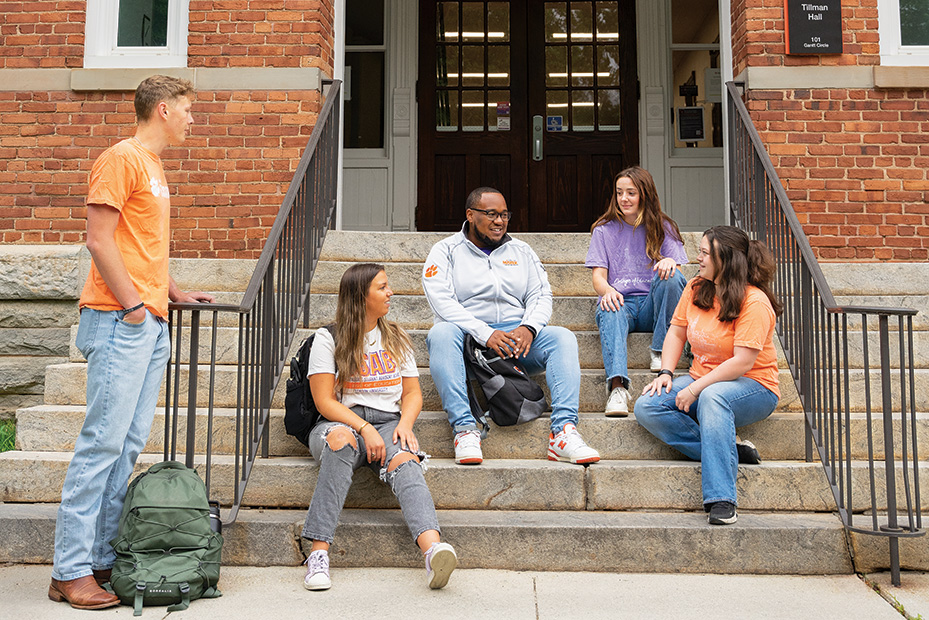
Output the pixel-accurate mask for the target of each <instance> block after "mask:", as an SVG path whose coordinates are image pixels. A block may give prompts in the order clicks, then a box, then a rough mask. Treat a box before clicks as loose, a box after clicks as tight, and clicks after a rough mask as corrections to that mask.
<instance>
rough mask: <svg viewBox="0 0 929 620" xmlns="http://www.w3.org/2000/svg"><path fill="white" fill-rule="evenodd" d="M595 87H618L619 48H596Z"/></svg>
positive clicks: (606, 46) (601, 46) (616, 46)
mask: <svg viewBox="0 0 929 620" xmlns="http://www.w3.org/2000/svg"><path fill="white" fill-rule="evenodd" d="M597 52H598V56H597V86H619V46H618V45H599V46H597Z"/></svg>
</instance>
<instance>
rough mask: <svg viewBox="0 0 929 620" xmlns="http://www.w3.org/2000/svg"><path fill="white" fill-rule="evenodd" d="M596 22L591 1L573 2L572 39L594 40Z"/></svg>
mask: <svg viewBox="0 0 929 620" xmlns="http://www.w3.org/2000/svg"><path fill="white" fill-rule="evenodd" d="M593 38H594V24H593V12H592V7H591V3H590V2H572V3H571V40H572V41H574V42H575V43H577V42H578V41H581V42H583V41H593Z"/></svg>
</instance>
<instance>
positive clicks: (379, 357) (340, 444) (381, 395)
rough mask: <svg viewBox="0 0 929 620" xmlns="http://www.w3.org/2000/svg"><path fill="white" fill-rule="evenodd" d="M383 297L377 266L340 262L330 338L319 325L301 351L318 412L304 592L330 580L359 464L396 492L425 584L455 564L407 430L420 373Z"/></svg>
mask: <svg viewBox="0 0 929 620" xmlns="http://www.w3.org/2000/svg"><path fill="white" fill-rule="evenodd" d="M392 295H393V291H391V290H390V287H389V286H388V285H387V274H386V273H385V271H384V267H382V266H381V265H375V264H372V263H363V264H359V265H354V266H352V267H350V268H349V269H347V270H346V271H345V273H344V274H343V275H342V281H341V282H340V283H339V299H338V304H337V306H336V322H335V339H334V340H333V337H332V334H330V332H329V330H327V329H320V330H318V331H317V332H316V339H315V340H314V341H313V348H312V349H311V351H310V362H309V373H308V374H309V380H310V391H311V392H312V393H313V400H314V402H315V403H316V406H317V408H318V409H319V412H320V414H322V417H323V418H324V419H321V420H320V421H319V423H318V424H317V425H316V426H314V427H313V430H312V431H310V437H309V444H310V452H311V453H312V454H313V458H314V459H316V461H317V462H318V463H319V478H318V480H317V483H316V489H315V490H314V491H313V499H312V501H311V502H310V509H309V511H308V512H307V515H306V524H305V525H304V527H303V537H304V538H306V539H308V540H311V541H312V549H311V552H310V557H309V558H308V559H307V562H306V563H307V572H306V577H305V578H304V581H303V585H304V587H305V588H306V589H307V590H326V589H328V588H329V587H330V586H331V585H332V582H331V580H330V578H329V545H330V544H331V543H332V540H333V536H334V534H335V529H336V525H337V524H338V521H339V514H340V513H341V512H342V506H343V504H344V503H345V496H346V495H347V494H348V489H349V487H350V486H351V484H352V474H353V473H354V472H355V470H356V469H358V468H360V467H362V466H363V465H367V466H368V467H370V468H371V469H373V470H374V471H375V472H376V473H377V474H378V475H379V476H380V479H381V480H383V481H384V482H386V483H387V484H388V485H390V488H391V489H392V490H393V492H394V494H395V495H396V496H397V500H398V501H399V502H400V508H401V510H402V512H403V518H404V519H405V520H406V523H407V526H408V527H409V529H410V533H411V534H412V535H413V540H414V541H415V542H416V544H417V545H418V546H419V548H420V549H421V550H422V552H423V555H424V557H425V561H426V579H427V584H428V585H429V587H430V588H433V589H435V588H441V587H443V586H444V585H445V584H446V583H448V578H449V575H451V573H452V571H453V570H454V569H455V566H456V565H457V563H458V557H457V555H456V554H455V550H454V549H453V548H452V546H451V545H449V544H448V543H443V542H441V541H440V538H439V524H438V520H437V518H436V512H435V504H434V503H433V501H432V495H431V494H430V493H429V488H428V487H427V486H426V482H425V480H424V479H423V471H424V467H425V460H426V458H427V455H426V453H424V452H422V451H420V449H419V442H418V441H417V440H416V435H414V434H413V423H414V422H415V421H416V418H417V417H418V416H419V412H420V411H421V410H422V407H423V396H422V392H421V391H420V388H419V371H418V370H417V368H416V361H415V360H414V359H413V348H412V344H411V343H410V338H409V336H407V334H406V332H404V331H403V329H401V328H400V326H398V325H397V324H396V323H393V322H392V321H388V320H386V319H385V316H386V315H387V312H388V310H390V298H391V296H392ZM336 343H338V344H336Z"/></svg>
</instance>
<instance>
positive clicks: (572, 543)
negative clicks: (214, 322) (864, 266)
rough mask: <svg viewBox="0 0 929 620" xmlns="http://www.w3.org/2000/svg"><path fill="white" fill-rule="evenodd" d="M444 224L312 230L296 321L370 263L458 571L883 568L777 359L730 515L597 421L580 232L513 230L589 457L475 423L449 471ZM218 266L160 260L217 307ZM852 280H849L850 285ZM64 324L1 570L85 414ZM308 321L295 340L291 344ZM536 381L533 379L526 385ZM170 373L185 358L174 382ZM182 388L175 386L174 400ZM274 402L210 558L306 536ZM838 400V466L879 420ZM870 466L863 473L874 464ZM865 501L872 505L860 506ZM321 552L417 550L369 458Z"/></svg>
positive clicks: (300, 455)
mask: <svg viewBox="0 0 929 620" xmlns="http://www.w3.org/2000/svg"><path fill="white" fill-rule="evenodd" d="M444 236H445V234H444V233H357V232H352V233H341V232H338V231H333V232H330V234H329V236H328V238H327V240H326V244H325V247H324V249H323V257H322V262H321V263H320V266H319V268H318V271H317V275H316V278H315V279H314V282H313V285H312V292H313V296H312V301H311V307H310V316H309V321H310V324H311V326H312V327H316V326H319V325H322V324H325V323H327V322H329V321H331V318H332V316H333V314H334V310H335V292H336V290H337V288H338V281H339V278H340V277H341V274H342V273H343V271H344V270H345V269H346V268H347V267H348V266H349V265H350V264H352V263H355V262H359V261H369V260H370V261H374V262H380V263H382V264H385V265H386V267H387V272H388V275H389V277H390V283H391V287H392V288H393V290H394V291H395V292H396V293H397V294H396V296H395V297H394V301H393V304H392V311H391V318H392V319H393V320H396V321H398V322H400V323H401V324H402V325H403V326H404V327H405V328H406V329H408V330H409V331H410V334H411V336H412V339H413V342H414V349H415V353H416V358H417V361H418V362H419V364H420V373H421V384H422V387H423V394H424V401H425V406H424V411H423V413H422V415H421V416H420V418H419V421H418V422H417V426H416V432H417V437H418V438H419V440H420V443H421V445H422V446H423V448H424V449H425V450H426V451H427V452H429V453H430V454H432V455H433V458H432V459H431V460H430V461H429V469H428V471H427V473H426V479H427V483H428V484H429V486H430V489H431V490H432V493H433V496H434V499H435V502H436V507H437V509H438V511H439V522H440V524H441V526H442V529H443V534H444V536H445V537H446V538H447V540H449V542H451V543H452V544H454V545H455V546H456V549H457V550H458V553H459V558H460V564H461V566H462V567H473V568H506V569H514V570H536V569H546V570H592V571H632V572H653V571H654V572H674V571H677V572H713V573H737V572H749V573H762V574H764V573H776V574H831V573H849V572H852V571H854V570H872V569H875V568H878V567H880V566H882V565H884V564H886V542H884V541H883V540H875V539H874V538H873V537H868V536H859V535H856V534H850V535H847V534H846V532H845V530H844V528H843V527H842V525H841V523H840V521H839V519H838V518H837V517H836V516H835V515H834V514H832V511H833V510H834V502H833V498H832V495H831V492H830V490H829V487H828V485H827V483H826V479H825V476H824V474H823V472H822V466H821V465H820V464H819V463H818V461H814V462H813V463H806V462H805V461H804V443H803V416H802V412H801V411H800V410H799V401H798V398H797V395H796V390H795V388H794V385H793V380H792V378H791V376H790V374H789V371H788V370H787V368H786V363H785V361H784V359H783V356H781V368H782V371H781V390H782V393H783V396H782V399H781V402H780V404H779V407H778V410H777V411H776V412H775V413H774V414H773V415H772V416H771V417H770V418H768V419H767V420H764V421H762V422H759V423H757V424H753V425H751V426H749V427H746V428H744V429H741V430H740V435H741V436H742V437H743V438H746V439H750V440H751V441H753V442H754V443H755V444H756V445H757V446H758V448H759V450H760V451H761V454H762V457H763V458H764V462H763V463H762V464H761V465H758V466H743V467H741V468H740V473H739V483H738V484H739V499H740V513H739V521H738V523H736V524H735V525H732V526H727V527H710V526H708V525H707V523H706V518H705V515H704V513H703V511H702V509H701V508H702V507H701V505H700V504H701V502H700V466H699V464H697V463H693V462H690V461H687V460H684V459H683V458H682V457H681V456H680V455H679V454H677V453H676V452H674V451H673V450H671V449H670V448H667V447H666V446H664V445H662V444H661V443H659V442H658V441H657V440H655V439H654V438H653V437H652V436H651V435H649V434H648V433H646V432H645V431H644V430H642V429H641V428H640V427H639V426H638V425H637V424H636V422H635V420H634V419H632V418H626V419H609V418H606V417H604V416H603V415H602V413H600V412H601V411H602V408H603V405H604V402H605V400H606V392H605V390H604V386H603V378H602V374H603V365H602V360H601V357H600V345H599V339H598V334H597V331H596V326H595V324H594V321H593V316H594V308H595V299H594V297H593V295H592V289H591V285H590V274H589V271H588V270H587V269H586V268H584V267H583V259H584V256H585V254H586V250H587V242H588V239H589V237H588V236H587V235H583V234H580V235H546V234H525V235H516V236H517V237H520V238H522V239H524V240H526V241H527V242H529V243H530V244H531V245H532V246H533V248H534V249H535V250H536V252H537V253H538V254H539V256H540V258H541V259H542V260H543V262H545V263H546V270H547V271H548V274H549V278H550V281H551V283H552V287H553V290H554V291H555V295H556V299H555V304H554V312H553V320H552V323H554V324H559V325H564V326H566V327H569V328H571V329H573V330H574V331H575V332H576V334H577V336H578V342H579V348H580V358H581V366H582V385H581V410H582V411H581V420H580V425H579V426H580V430H581V432H582V433H583V435H584V437H585V439H586V440H587V441H588V443H589V444H590V445H592V446H593V447H595V448H597V449H598V450H599V451H600V453H601V455H602V457H603V460H602V461H601V462H600V463H598V464H595V465H593V466H590V467H586V468H585V467H581V466H576V465H570V464H565V463H554V462H549V461H547V460H545V454H546V448H547V444H546V442H547V439H548V421H547V419H545V418H544V417H543V418H540V419H538V420H536V421H533V422H531V423H529V424H526V425H522V426H518V427H509V428H494V429H492V431H491V434H490V436H489V437H488V438H487V440H485V442H484V454H485V462H484V464H482V465H481V466H478V467H462V466H457V465H455V464H454V462H453V449H452V433H451V430H450V428H449V426H448V423H447V421H446V419H445V414H444V413H443V412H442V411H441V403H440V401H439V399H438V396H437V394H436V393H435V388H434V385H433V383H432V381H431V377H430V375H429V369H428V355H427V351H426V346H425V335H426V333H427V330H428V328H429V326H431V324H432V317H431V313H430V311H429V308H428V305H427V304H426V303H425V301H424V299H423V298H422V290H421V287H420V284H419V277H420V276H419V274H420V271H421V269H422V264H423V261H424V260H425V257H426V254H427V253H428V250H429V248H430V247H431V246H432V244H433V243H435V242H436V241H437V240H439V239H441V238H443V237H444ZM686 237H687V239H686V244H687V249H688V255H690V256H692V257H695V256H696V247H697V244H698V242H699V235H694V234H688V235H686ZM232 262H234V263H236V264H219V263H224V262H223V261H220V262H218V263H217V264H213V263H214V262H209V263H208V264H205V265H197V262H196V261H176V262H175V264H173V265H172V270H173V274H174V277H175V280H176V281H177V282H178V284H179V285H180V286H181V287H182V288H191V289H192V288H199V289H205V290H215V291H217V292H218V293H220V295H219V296H220V297H221V299H222V300H223V301H225V302H231V303H235V302H236V301H238V296H239V295H240V294H241V293H240V292H236V291H241V290H244V287H245V284H246V283H247V281H248V277H249V275H250V272H251V265H252V264H253V263H252V262H251V261H226V262H225V263H232ZM694 271H695V269H694V267H693V266H692V265H690V266H687V267H686V268H685V273H686V275H687V276H688V277H690V276H692V275H693V273H694ZM839 273H840V275H841V277H842V278H844V279H843V280H842V281H843V282H846V283H847V284H845V285H844V288H841V289H839V290H837V291H836V292H837V294H838V295H845V296H846V297H847V299H846V300H845V302H847V303H854V304H859V305H865V304H864V303H863V301H862V298H861V296H860V294H856V292H855V289H854V286H855V284H854V283H855V280H854V278H851V279H849V276H848V274H847V273H846V272H844V271H842V272H839ZM830 277H831V276H830ZM924 280H925V278H924ZM858 281H859V282H861V281H866V280H862V279H860V277H859V280H858ZM204 282H205V283H206V284H203V283H204ZM859 286H860V285H859ZM877 292H878V293H879V294H880V295H882V296H883V297H882V298H883V299H884V300H885V301H884V303H887V304H888V305H895V306H896V305H906V306H909V307H919V308H922V307H923V306H925V307H927V308H929V303H927V302H926V301H925V300H926V299H929V290H927V291H926V292H925V293H926V294H927V297H926V298H923V297H921V296H914V295H913V294H911V293H907V292H906V291H903V290H900V291H898V290H886V291H885V290H879V291H877ZM876 303H879V302H878V301H877V300H876V298H875V299H869V300H868V304H867V305H874V304H876ZM210 322H211V318H210V317H209V316H206V317H204V324H205V325H209V324H210ZM234 325H235V321H234V320H233V319H232V317H231V316H230V317H226V316H221V317H220V319H219V329H218V332H217V343H216V348H217V352H218V363H219V365H218V366H217V368H216V377H215V379H216V385H217V389H216V406H217V407H218V409H216V410H215V411H214V420H213V425H214V426H213V433H212V443H213V459H212V467H211V481H210V483H211V495H212V496H213V498H215V499H219V500H220V501H221V502H223V503H224V504H228V503H229V502H230V501H231V497H232V478H233V457H232V451H233V445H234V443H235V409H234V408H235V405H236V403H235V402H232V401H231V400H230V398H229V395H230V394H233V393H234V391H233V389H232V388H233V386H234V377H235V367H234V363H235V359H236V346H237V343H236V337H237V333H236V331H237V330H235V329H234V328H233V326H234ZM916 325H917V329H918V330H919V331H917V332H916V336H915V340H916V346H917V348H918V350H924V351H927V352H929V347H926V346H925V342H926V338H929V321H925V319H924V315H923V314H922V313H921V314H920V315H918V317H917V321H916ZM75 329H76V328H72V331H71V334H70V340H71V347H70V351H69V352H68V357H67V358H66V360H62V361H61V363H55V364H52V365H50V366H48V369H47V372H46V383H45V403H44V404H42V405H38V406H33V407H28V408H23V409H20V410H19V411H18V412H17V450H16V451H13V452H8V453H4V454H0V562H3V561H9V562H50V561H51V553H52V539H53V536H54V519H55V509H56V507H57V505H56V502H57V501H58V500H59V499H60V490H61V484H62V481H63V479H64V475H65V471H66V469H67V464H68V462H69V460H70V457H71V450H72V449H73V442H74V438H75V437H76V436H77V434H78V432H79V429H80V425H81V423H82V420H83V413H84V402H85V395H84V391H85V382H86V366H85V364H84V363H83V360H82V358H81V356H80V354H79V353H78V352H77V351H76V349H75V348H74V346H73V339H74V331H75ZM308 333H309V331H308V330H305V331H301V332H300V334H299V336H298V339H297V341H296V342H295V344H294V348H295V347H296V346H297V345H298V344H299V342H300V341H301V340H302V339H303V337H305V336H306V335H307V334H308ZM210 339H211V336H210V332H209V331H208V330H203V331H202V332H201V345H200V346H201V349H200V359H201V361H203V360H206V359H207V358H208V351H209V347H210ZM649 341H650V334H632V335H631V336H630V343H629V349H630V369H631V374H632V380H633V381H632V383H633V385H632V392H633V394H635V393H637V392H638V391H641V387H642V386H643V385H644V384H645V383H647V382H648V381H650V380H651V378H652V376H653V375H652V374H651V373H650V372H648V371H647V364H648V356H647V352H646V350H647V347H648V343H649ZM871 344H872V345H873V343H871ZM850 348H851V350H852V352H853V354H852V355H853V357H852V359H853V361H852V365H853V366H856V368H853V370H852V373H853V376H857V377H859V382H861V379H860V377H862V376H863V371H862V370H861V368H860V365H861V364H860V357H858V358H855V354H854V352H855V351H860V349H861V341H860V337H859V338H858V340H857V345H856V344H855V341H853V342H852V343H851V347H850ZM918 357H921V363H920V364H919V368H920V369H919V370H918V371H917V373H918V375H919V377H920V378H919V379H918V380H917V393H916V397H917V403H918V408H919V410H920V411H929V390H926V384H927V382H926V381H925V379H924V378H923V377H922V375H923V374H924V373H925V372H927V369H929V355H926V356H918ZM182 359H183V360H184V361H186V357H184V358H182ZM856 359H857V360H859V361H858V362H857V364H856V361H855V360H856ZM922 360H925V361H922ZM200 370H201V372H200V377H201V386H200V388H199V392H200V393H201V394H203V393H205V389H206V387H207V385H208V381H209V369H208V367H202V368H201V369H200ZM856 373H857V374H856ZM538 379H539V381H540V383H541V384H542V385H543V387H545V381H544V377H539V378H538ZM185 380H186V370H185V371H184V372H183V373H182V377H181V381H182V385H183V384H184V381H185ZM546 389H547V388H546ZM185 397H186V391H184V390H182V402H183V398H185ZM875 398H877V396H875ZM282 404H283V381H282V385H281V386H279V389H278V392H277V394H276V396H275V399H274V401H273V404H272V406H273V407H274V409H273V410H272V413H271V425H270V431H269V432H270V452H271V456H270V458H268V459H259V460H258V461H256V463H255V467H254V470H253V472H252V475H251V478H250V480H249V483H248V488H247V490H246V493H245V496H244V500H243V508H242V510H241V511H240V512H239V515H238V518H237V521H236V522H235V523H234V524H231V525H230V526H228V527H227V528H226V530H225V531H224V536H225V538H226V542H225V547H224V561H225V562H227V563H228V564H234V565H276V564H284V565H296V564H298V563H299V562H301V561H302V560H303V559H304V557H305V552H306V549H307V548H308V546H304V543H305V541H302V540H301V539H300V531H301V528H302V524H303V519H304V516H305V509H306V506H307V505H308V503H309V500H310V497H311V495H312V489H313V487H314V485H315V481H316V475H317V468H316V465H315V463H314V461H313V460H312V458H311V457H309V455H307V453H306V449H305V447H303V446H301V445H300V444H299V443H298V442H297V441H296V440H294V439H293V438H291V437H289V436H287V435H286V434H285V432H284V428H283V412H282V410H281V409H280V407H282ZM875 404H877V403H876V401H875ZM852 408H853V410H854V412H853V413H852V415H851V418H850V426H849V431H850V446H851V454H852V458H854V459H857V458H861V457H862V455H864V454H866V451H867V443H868V440H869V433H868V430H869V426H870V430H871V435H872V438H871V440H872V441H873V442H874V443H875V445H878V446H880V445H882V442H881V432H882V428H881V424H880V421H879V420H873V419H872V420H870V422H869V420H868V419H867V418H866V416H865V415H864V413H862V412H861V411H862V409H863V408H864V403H863V390H860V389H854V390H853V393H852ZM201 413H203V412H201ZM205 417H206V416H205V415H199V416H198V422H197V427H198V434H197V444H198V450H199V451H200V452H199V454H200V456H198V457H197V459H196V460H197V463H198V467H199V468H200V469H201V470H202V469H203V458H202V450H203V446H204V445H205V442H206V437H205V433H206V420H205ZM185 420H186V416H185V415H181V416H180V419H179V422H178V434H179V445H180V446H183V445H184V436H185V433H186V424H185ZM164 437H165V429H164V416H163V410H161V409H159V411H157V412H156V420H155V424H154V427H153V431H152V434H151V437H150V440H149V443H148V445H147V447H146V450H145V453H144V454H143V455H142V457H141V458H140V459H139V463H138V465H137V470H139V471H142V470H144V469H145V468H147V467H148V466H149V465H151V464H152V463H154V462H157V461H158V460H160V459H161V458H162V453H163V450H164ZM917 437H918V441H920V442H922V443H923V445H926V444H925V441H926V440H927V439H929V414H922V413H921V414H919V416H918V421H917ZM178 458H179V459H183V455H178ZM853 471H854V487H855V489H856V491H855V497H856V501H857V502H858V504H857V505H856V506H854V510H855V511H858V512H861V513H862V514H868V513H869V512H870V511H871V510H872V506H871V505H870V498H869V497H868V495H867V494H866V493H864V492H860V491H858V490H857V489H863V488H866V486H865V485H866V484H867V479H868V476H869V472H868V471H867V468H866V467H865V466H863V465H862V464H860V463H859V462H855V463H853ZM875 475H877V476H881V477H882V476H883V472H882V471H879V470H878V471H876V472H875ZM920 482H921V489H920V497H921V500H922V502H923V503H929V489H927V488H925V486H926V485H927V484H929V478H926V479H925V480H921V481H920ZM881 499H882V498H880V497H878V498H877V502H878V505H880V502H881ZM900 501H901V502H903V501H905V498H900ZM901 546H902V548H903V556H904V558H905V565H906V566H909V567H911V568H919V567H922V568H923V569H925V568H929V553H926V551H927V550H926V548H925V547H926V543H925V542H924V541H923V539H917V540H915V541H904V543H903V544H902V545H901ZM849 549H852V550H853V552H854V555H852V554H850V551H849ZM332 558H333V565H334V566H419V564H420V562H421V560H420V558H419V554H418V553H417V552H416V551H415V548H414V546H413V545H410V541H409V534H408V532H407V530H406V527H405V525H404V524H403V521H402V518H401V517H400V514H399V510H397V504H396V500H395V498H394V497H393V495H392V494H391V492H390V490H389V489H388V488H387V487H386V486H384V485H382V484H380V483H379V482H378V481H377V480H376V476H374V474H373V473H372V472H371V471H370V470H368V469H363V470H361V471H359V472H358V473H357V474H356V476H355V483H354V484H353V486H352V490H351V491H350V493H349V497H348V499H347V502H346V509H345V510H344V511H343V513H342V517H341V519H340V525H339V529H338V531H337V535H336V543H335V545H334V546H333V550H332ZM853 558H854V560H853ZM907 563H908V564H907Z"/></svg>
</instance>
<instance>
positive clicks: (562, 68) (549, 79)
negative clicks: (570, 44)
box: [545, 45, 568, 86]
mask: <svg viewBox="0 0 929 620" xmlns="http://www.w3.org/2000/svg"><path fill="white" fill-rule="evenodd" d="M545 85H546V86H567V85H568V48H566V47H562V46H560V45H559V46H547V47H546V48H545Z"/></svg>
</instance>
